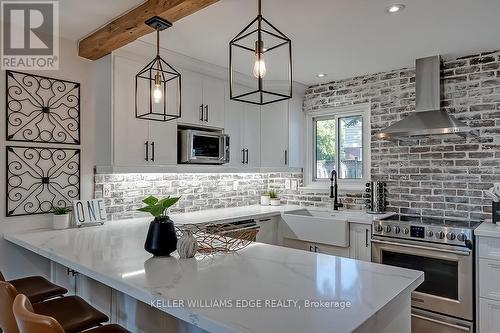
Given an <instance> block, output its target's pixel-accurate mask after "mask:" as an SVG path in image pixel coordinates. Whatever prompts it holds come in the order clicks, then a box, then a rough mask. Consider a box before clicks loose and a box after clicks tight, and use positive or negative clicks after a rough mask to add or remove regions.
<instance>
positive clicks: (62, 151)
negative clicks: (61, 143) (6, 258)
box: [6, 146, 80, 216]
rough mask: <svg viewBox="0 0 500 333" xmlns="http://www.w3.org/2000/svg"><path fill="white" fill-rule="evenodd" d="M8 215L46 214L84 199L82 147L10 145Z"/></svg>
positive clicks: (8, 158) (8, 147) (7, 182)
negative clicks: (56, 207)
mask: <svg viewBox="0 0 500 333" xmlns="http://www.w3.org/2000/svg"><path fill="white" fill-rule="evenodd" d="M6 152H7V156H6V157H7V158H6V161H7V167H6V171H7V175H6V179H7V181H6V184H7V196H6V197H7V203H6V207H7V216H19V215H31V214H44V213H48V212H50V211H51V210H52V208H53V207H54V206H69V207H71V204H72V201H73V200H77V199H79V198H80V149H69V148H68V149H66V148H42V147H40V148H33V147H18V146H7V147H6Z"/></svg>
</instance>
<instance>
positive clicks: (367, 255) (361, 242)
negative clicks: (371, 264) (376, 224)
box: [281, 223, 371, 261]
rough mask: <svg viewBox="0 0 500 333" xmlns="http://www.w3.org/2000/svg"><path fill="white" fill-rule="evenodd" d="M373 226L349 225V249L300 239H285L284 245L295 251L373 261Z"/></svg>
mask: <svg viewBox="0 0 500 333" xmlns="http://www.w3.org/2000/svg"><path fill="white" fill-rule="evenodd" d="M370 239H371V225H368V224H358V223H350V224H349V247H339V246H332V245H328V244H320V243H315V242H309V241H302V240H298V239H291V238H283V240H282V242H281V243H282V245H283V246H285V247H290V248H294V249H299V250H304V251H310V252H318V253H325V254H330V255H334V256H340V257H348V258H352V259H357V260H363V261H371V244H370Z"/></svg>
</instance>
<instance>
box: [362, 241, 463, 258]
mask: <svg viewBox="0 0 500 333" xmlns="http://www.w3.org/2000/svg"><path fill="white" fill-rule="evenodd" d="M372 243H377V244H385V245H394V246H401V247H408V248H411V249H420V250H430V251H436V252H442V253H453V254H456V255H459V256H470V252H471V251H458V250H447V249H440V248H437V247H433V248H432V249H431V248H428V247H426V246H420V245H412V244H406V243H396V242H388V241H381V240H378V239H372Z"/></svg>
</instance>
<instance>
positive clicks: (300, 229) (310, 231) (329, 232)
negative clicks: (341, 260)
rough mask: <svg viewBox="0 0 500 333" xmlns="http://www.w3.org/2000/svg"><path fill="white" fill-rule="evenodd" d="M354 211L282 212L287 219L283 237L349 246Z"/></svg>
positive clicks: (307, 210) (284, 218) (303, 210)
mask: <svg viewBox="0 0 500 333" xmlns="http://www.w3.org/2000/svg"><path fill="white" fill-rule="evenodd" d="M351 214H352V213H345V212H332V211H321V210H313V209H297V210H292V211H289V212H285V213H283V214H282V218H283V220H284V221H285V225H284V226H283V229H282V230H283V231H282V232H283V237H286V238H291V239H299V240H303V241H309V242H315V243H322V244H328V245H333V246H339V247H348V246H349V222H348V219H349V216H350V215H351Z"/></svg>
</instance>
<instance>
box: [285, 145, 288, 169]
mask: <svg viewBox="0 0 500 333" xmlns="http://www.w3.org/2000/svg"><path fill="white" fill-rule="evenodd" d="M285 165H288V149H285Z"/></svg>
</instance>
